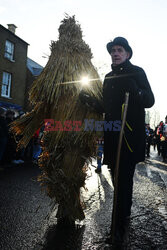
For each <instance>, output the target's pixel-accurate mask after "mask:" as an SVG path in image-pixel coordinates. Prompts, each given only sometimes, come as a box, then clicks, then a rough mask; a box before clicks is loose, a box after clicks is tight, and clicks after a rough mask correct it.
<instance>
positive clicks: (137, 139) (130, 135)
mask: <svg viewBox="0 0 167 250" xmlns="http://www.w3.org/2000/svg"><path fill="white" fill-rule="evenodd" d="M126 92H129V104H128V111H127V119H126V121H127V123H126V125H125V133H124V137H123V142H122V149H121V161H122V162H125V161H126V162H127V163H128V162H132V161H133V162H134V163H135V164H136V163H138V162H140V161H143V160H144V159H145V110H144V109H145V108H150V107H152V106H153V104H154V95H153V93H152V90H151V87H150V84H149V82H148V80H147V76H146V74H145V72H144V70H143V69H142V68H140V67H138V66H135V65H133V64H131V63H130V62H129V60H126V61H125V62H124V63H122V64H119V65H117V66H115V67H113V66H112V71H111V72H110V73H108V74H107V75H106V76H105V80H104V86H103V104H104V112H105V120H106V121H107V122H109V121H111V122H112V124H114V122H115V121H121V119H122V117H121V116H122V107H123V106H122V105H123V103H124V101H125V93H126ZM113 129H114V130H115V128H114V126H113ZM113 129H112V130H111V131H109V130H107V131H104V164H107V165H108V164H111V165H115V162H116V154H117V147H118V140H119V131H113Z"/></svg>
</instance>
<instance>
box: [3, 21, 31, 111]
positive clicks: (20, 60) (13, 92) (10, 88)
mask: <svg viewBox="0 0 167 250" xmlns="http://www.w3.org/2000/svg"><path fill="white" fill-rule="evenodd" d="M16 28H17V27H16V26H15V25H14V24H8V29H6V28H5V27H3V26H2V25H0V103H1V104H4V106H5V105H6V107H8V108H14V107H15V108H16V109H18V110H19V109H20V110H21V109H22V110H24V108H25V91H26V75H27V49H28V43H27V42H25V41H24V40H22V39H21V38H20V37H18V36H17V35H15V29H16ZM1 106H2V105H1Z"/></svg>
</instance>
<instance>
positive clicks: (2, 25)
mask: <svg viewBox="0 0 167 250" xmlns="http://www.w3.org/2000/svg"><path fill="white" fill-rule="evenodd" d="M0 27H1V28H3V29H4V30H6V31H8V32H9V33H12V35H14V36H15V37H17V38H18V39H20V40H21V41H22V42H24V43H26V44H27V45H30V44H29V43H27V42H25V41H24V40H23V39H21V38H20V37H19V36H17V35H16V34H14V33H13V32H11V31H10V30H9V29H7V28H5V27H4V26H3V25H1V24H0Z"/></svg>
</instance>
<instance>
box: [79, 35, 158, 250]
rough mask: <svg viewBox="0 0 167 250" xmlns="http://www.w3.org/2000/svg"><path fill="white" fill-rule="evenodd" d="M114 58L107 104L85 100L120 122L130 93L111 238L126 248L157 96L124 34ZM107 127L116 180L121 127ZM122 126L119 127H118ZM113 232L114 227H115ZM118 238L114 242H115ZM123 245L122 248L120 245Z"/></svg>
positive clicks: (107, 160) (111, 47)
mask: <svg viewBox="0 0 167 250" xmlns="http://www.w3.org/2000/svg"><path fill="white" fill-rule="evenodd" d="M107 50H108V52H109V54H110V55H111V59H112V65H111V66H112V71H111V72H110V73H108V74H107V75H106V76H105V80H104V85H103V107H101V105H100V104H99V103H97V102H96V100H93V99H92V98H91V97H90V96H89V95H87V94H86V93H84V92H83V93H81V95H80V97H81V101H83V102H85V103H87V104H89V105H90V108H92V107H94V108H95V109H97V111H98V112H102V113H105V122H106V123H108V124H109V122H110V124H113V125H114V124H117V125H118V124H120V123H121V120H122V116H123V109H124V106H123V104H124V101H125V93H126V92H129V104H128V111H127V118H126V125H125V129H124V136H123V141H122V147H121V155H120V164H119V176H118V194H117V195H118V196H117V211H113V214H116V230H115V237H114V238H113V239H111V241H112V243H113V246H115V249H117V250H118V249H122V248H121V247H122V245H123V243H124V239H125V235H126V225H127V222H128V220H129V217H130V214H131V206H132V191H133V175H134V171H135V165H136V164H137V163H138V162H141V161H144V159H145V111H144V108H150V107H152V106H153V104H154V95H153V93H152V90H151V87H150V85H149V82H148V80H147V76H146V74H145V72H144V70H143V69H142V68H140V67H138V66H135V65H133V64H131V63H130V61H129V60H130V59H131V57H132V54H133V52H132V49H131V47H130V46H129V44H128V41H127V40H126V39H125V38H123V37H116V38H115V39H114V40H113V41H112V42H109V43H108V44H107ZM109 127H110V129H109V128H108V129H107V128H106V127H105V126H104V160H103V164H106V165H108V167H109V168H110V169H111V174H112V179H113V180H114V171H115V164H116V156H117V148H118V141H119V134H120V132H119V129H116V128H115V127H114V126H113V127H112V129H111V126H109ZM117 128H118V126H117ZM111 234H112V230H111ZM113 240H114V241H113ZM119 247H120V248H119Z"/></svg>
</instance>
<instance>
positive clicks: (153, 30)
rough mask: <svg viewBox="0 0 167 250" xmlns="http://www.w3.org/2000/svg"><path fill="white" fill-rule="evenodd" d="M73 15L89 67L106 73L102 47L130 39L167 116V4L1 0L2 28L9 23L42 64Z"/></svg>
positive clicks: (105, 54) (157, 1)
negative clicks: (90, 61) (88, 53)
mask: <svg viewBox="0 0 167 250" xmlns="http://www.w3.org/2000/svg"><path fill="white" fill-rule="evenodd" d="M65 13H67V14H69V15H75V16H76V20H77V21H78V22H79V23H80V25H81V28H82V31H83V36H84V40H85V41H86V43H88V45H89V46H90V48H91V50H92V52H93V56H94V59H93V63H94V65H95V66H96V67H97V68H101V71H102V72H103V73H104V74H105V73H107V72H108V71H110V65H111V59H110V56H109V54H108V52H107V50H106V43H108V42H109V41H110V40H112V39H114V38H115V37H116V36H124V37H125V38H127V39H128V41H129V44H130V46H131V47H132V49H133V57H132V59H131V62H132V63H133V64H136V65H138V66H140V67H142V68H143V69H144V70H145V72H146V74H147V76H148V79H149V82H150V85H151V87H152V90H153V92H154V94H155V98H156V104H155V107H154V108H156V109H157V110H159V111H160V114H161V119H163V120H164V116H165V115H166V114H167V103H166V102H167V98H166V96H167V77H166V59H167V32H166V30H167V28H166V27H167V1H166V0H117V1H116V0H114V1H113V0H103V1H102V0H82V1H81V0H61V1H60V0H59V1H58V0H0V24H1V25H3V26H5V27H6V28H7V24H10V23H13V24H15V25H16V26H17V27H18V28H17V29H16V35H18V36H19V37H20V38H22V39H23V40H25V41H26V42H27V43H29V44H30V45H29V48H28V57H30V58H31V59H32V60H35V61H36V62H37V63H39V64H41V65H42V66H45V64H46V62H47V58H44V57H43V56H45V55H49V54H50V50H49V45H50V42H51V40H57V39H58V28H59V26H60V22H61V20H63V18H64V14H65Z"/></svg>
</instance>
